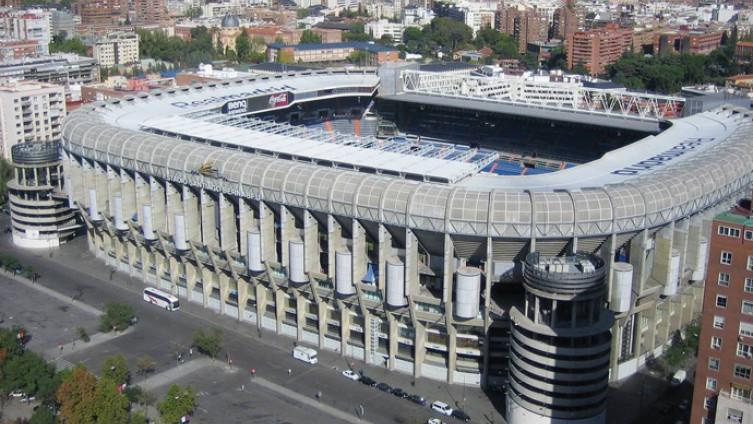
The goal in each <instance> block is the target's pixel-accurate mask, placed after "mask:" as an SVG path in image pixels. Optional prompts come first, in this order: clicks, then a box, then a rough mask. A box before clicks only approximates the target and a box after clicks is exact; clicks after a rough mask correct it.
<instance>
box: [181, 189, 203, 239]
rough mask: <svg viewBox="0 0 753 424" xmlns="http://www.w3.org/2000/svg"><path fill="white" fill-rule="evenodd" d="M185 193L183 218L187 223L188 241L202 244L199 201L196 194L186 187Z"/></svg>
mask: <svg viewBox="0 0 753 424" xmlns="http://www.w3.org/2000/svg"><path fill="white" fill-rule="evenodd" d="M182 191H183V217H184V218H185V221H186V240H187V241H193V242H201V217H200V213H199V199H198V198H197V196H196V192H194V191H193V190H191V188H190V187H188V186H186V185H184V186H183V187H182Z"/></svg>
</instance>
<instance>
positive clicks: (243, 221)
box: [238, 198, 259, 256]
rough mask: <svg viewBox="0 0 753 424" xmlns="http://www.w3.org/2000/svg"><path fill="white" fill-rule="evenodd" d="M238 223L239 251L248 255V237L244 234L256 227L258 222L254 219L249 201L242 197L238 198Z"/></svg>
mask: <svg viewBox="0 0 753 424" xmlns="http://www.w3.org/2000/svg"><path fill="white" fill-rule="evenodd" d="M238 224H239V226H240V229H239V231H240V234H241V237H240V239H241V245H240V247H239V249H240V253H241V255H243V256H246V255H248V237H246V234H247V233H248V231H249V230H251V229H252V228H254V229H257V228H259V227H258V225H259V224H258V222H256V219H254V211H253V209H252V208H251V201H250V200H248V199H244V198H239V199H238Z"/></svg>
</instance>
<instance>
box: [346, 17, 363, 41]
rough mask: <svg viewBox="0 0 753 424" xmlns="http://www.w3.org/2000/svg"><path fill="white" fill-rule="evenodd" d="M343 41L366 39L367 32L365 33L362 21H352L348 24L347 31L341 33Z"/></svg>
mask: <svg viewBox="0 0 753 424" xmlns="http://www.w3.org/2000/svg"><path fill="white" fill-rule="evenodd" d="M343 39H344V40H345V41H368V40H369V34H366V32H365V27H364V25H363V22H358V21H357V22H354V23H353V24H351V25H350V29H349V30H348V32H346V33H344V34H343Z"/></svg>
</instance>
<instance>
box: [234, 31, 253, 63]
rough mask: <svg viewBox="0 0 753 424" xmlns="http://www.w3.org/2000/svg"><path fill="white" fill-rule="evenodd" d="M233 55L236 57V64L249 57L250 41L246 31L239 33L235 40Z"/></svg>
mask: <svg viewBox="0 0 753 424" xmlns="http://www.w3.org/2000/svg"><path fill="white" fill-rule="evenodd" d="M235 53H236V55H237V56H238V62H244V61H246V60H247V59H248V57H249V56H250V55H251V39H250V38H249V37H248V34H246V31H241V33H240V35H238V37H237V38H236V39H235Z"/></svg>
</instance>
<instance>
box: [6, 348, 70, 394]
mask: <svg viewBox="0 0 753 424" xmlns="http://www.w3.org/2000/svg"><path fill="white" fill-rule="evenodd" d="M2 376H3V378H2V380H0V384H1V385H2V390H3V392H5V393H8V392H10V391H12V390H21V391H23V392H24V393H26V394H28V395H34V396H37V397H39V398H40V400H43V401H47V400H52V399H54V397H55V390H56V389H57V382H56V379H55V367H54V366H52V365H50V364H48V363H47V362H46V361H45V360H44V359H43V358H42V357H41V356H39V355H38V354H36V353H34V352H31V351H28V350H27V351H24V352H23V353H22V354H20V355H16V356H11V357H10V358H8V359H7V360H6V361H4V362H3V367H2Z"/></svg>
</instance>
